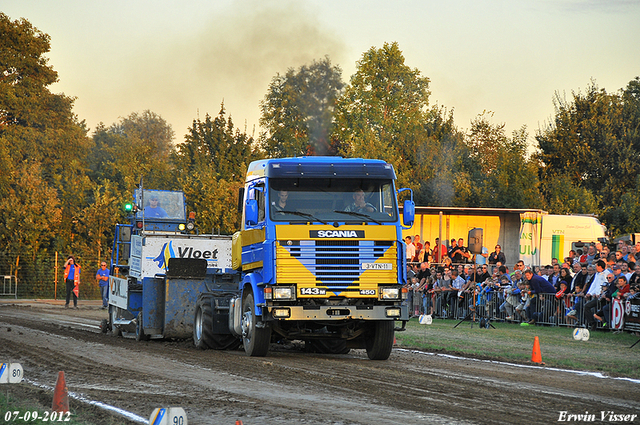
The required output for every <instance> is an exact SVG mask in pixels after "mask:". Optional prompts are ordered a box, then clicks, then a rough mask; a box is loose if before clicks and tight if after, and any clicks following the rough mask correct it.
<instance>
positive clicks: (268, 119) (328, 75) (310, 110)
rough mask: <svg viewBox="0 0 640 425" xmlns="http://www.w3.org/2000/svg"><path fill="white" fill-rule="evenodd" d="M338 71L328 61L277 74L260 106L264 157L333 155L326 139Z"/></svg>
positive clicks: (339, 79)
mask: <svg viewBox="0 0 640 425" xmlns="http://www.w3.org/2000/svg"><path fill="white" fill-rule="evenodd" d="M343 86H344V84H343V83H342V71H341V70H340V68H339V67H338V66H332V65H331V61H330V60H329V57H325V58H324V59H322V60H319V61H314V62H313V63H312V64H311V65H303V66H301V67H300V68H299V69H298V70H297V71H296V70H294V69H293V68H289V69H288V70H287V72H286V74H285V75H280V74H277V75H276V76H275V77H274V78H273V80H271V83H270V84H269V90H268V92H267V94H266V96H265V98H264V99H263V100H262V101H261V102H260V109H261V114H262V115H261V117H260V125H261V126H263V127H264V128H265V129H266V131H265V133H264V134H262V135H261V140H260V142H261V146H262V149H263V150H264V151H265V152H266V154H267V155H268V156H271V157H285V156H295V155H298V156H300V155H327V154H335V147H334V146H332V143H331V140H330V135H331V133H332V130H333V128H332V127H333V113H334V108H335V103H336V99H337V98H338V97H339V96H340V93H341V91H342V88H343Z"/></svg>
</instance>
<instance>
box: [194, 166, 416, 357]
mask: <svg viewBox="0 0 640 425" xmlns="http://www.w3.org/2000/svg"><path fill="white" fill-rule="evenodd" d="M395 180H396V175H395V171H394V169H393V167H392V166H391V165H390V164H388V163H386V162H384V161H381V160H372V159H358V158H340V157H300V158H282V159H265V160H260V161H255V162H252V163H251V164H250V166H249V168H248V171H247V176H246V179H245V186H244V189H243V190H241V193H240V197H239V203H238V204H239V209H240V211H239V213H240V214H241V215H242V223H241V230H240V231H239V232H237V233H235V234H234V235H233V239H232V267H231V270H229V271H228V273H224V274H223V275H215V274H214V275H211V276H212V279H210V280H209V281H208V282H206V285H205V286H206V288H207V289H206V290H204V291H202V293H201V294H200V295H199V297H198V300H197V303H196V306H195V314H194V323H193V339H194V343H195V345H196V346H197V347H199V348H215V349H226V348H233V347H237V346H239V345H240V344H242V345H243V347H244V350H245V352H246V353H247V354H248V355H250V356H265V355H266V354H267V352H268V350H269V345H270V343H272V342H277V341H291V340H301V341H305V343H306V344H307V345H308V346H309V347H310V348H311V349H313V350H315V351H319V352H324V353H346V352H348V351H349V350H350V349H351V348H364V349H366V352H367V354H368V357H369V358H370V359H372V360H385V359H387V358H388V357H389V355H390V353H391V349H392V347H393V341H394V332H395V330H397V328H396V322H398V323H401V324H402V328H401V329H403V328H404V324H405V323H406V321H407V320H408V310H407V307H406V306H405V305H403V301H404V300H405V298H406V292H405V290H403V285H404V284H405V283H406V262H405V248H406V246H405V244H404V242H403V240H402V229H403V228H407V226H411V224H412V222H413V217H412V211H413V210H414V204H413V200H412V199H409V200H406V201H404V205H403V210H404V214H403V216H402V218H401V216H400V214H399V208H398V194H399V192H401V191H404V190H408V189H401V190H397V189H396V187H395ZM409 193H411V192H410V191H409ZM410 198H412V195H411V196H410ZM216 276H217V277H216Z"/></svg>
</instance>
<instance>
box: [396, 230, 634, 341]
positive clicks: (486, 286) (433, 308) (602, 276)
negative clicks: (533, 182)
mask: <svg viewBox="0 0 640 425" xmlns="http://www.w3.org/2000/svg"><path fill="white" fill-rule="evenodd" d="M405 242H406V243H407V246H408V247H409V248H408V249H407V276H408V279H407V285H408V287H409V293H410V299H408V301H407V304H408V306H409V310H410V314H411V315H412V316H417V315H420V314H431V315H433V316H436V317H442V318H456V319H458V318H465V317H468V315H469V314H470V313H474V314H477V315H479V316H482V317H486V318H489V319H496V318H501V319H503V320H506V321H514V322H522V323H527V324H536V323H553V324H563V325H567V326H584V327H590V328H592V329H594V328H607V326H609V327H610V326H611V313H612V303H613V300H615V299H619V300H624V299H630V298H635V297H637V296H638V295H637V294H638V291H639V290H640V261H638V260H640V242H639V243H637V244H635V245H630V244H629V243H628V242H624V241H621V242H620V243H619V244H618V245H617V246H616V247H615V248H616V249H615V250H612V249H611V248H610V247H608V246H606V245H605V246H603V245H602V244H601V243H594V244H591V245H588V246H585V247H584V249H577V250H575V251H574V250H571V251H570V252H569V253H568V255H567V257H565V258H563V259H562V262H560V261H559V260H558V259H556V258H554V259H552V264H549V265H546V266H542V267H535V268H526V267H525V264H524V262H523V261H522V260H518V261H517V262H515V264H514V266H513V269H511V270H509V268H508V267H507V258H506V257H505V254H504V253H503V252H502V249H501V248H502V247H501V246H500V245H496V246H495V248H494V251H493V252H491V253H490V254H489V252H488V249H487V248H486V247H482V253H481V254H473V253H471V252H470V251H469V249H468V248H467V247H466V246H465V245H464V239H462V238H460V239H451V241H450V244H449V245H448V246H446V245H445V244H442V243H440V241H439V240H438V239H437V238H436V240H435V244H434V247H433V249H432V248H431V244H430V243H429V242H428V241H424V242H421V238H420V236H419V235H416V236H415V237H411V236H407V237H406V238H405Z"/></svg>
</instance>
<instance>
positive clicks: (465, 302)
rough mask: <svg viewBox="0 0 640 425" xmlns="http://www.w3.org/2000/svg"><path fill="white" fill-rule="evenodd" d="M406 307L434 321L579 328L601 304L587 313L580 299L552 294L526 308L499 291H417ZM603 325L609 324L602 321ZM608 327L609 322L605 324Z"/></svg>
mask: <svg viewBox="0 0 640 425" xmlns="http://www.w3.org/2000/svg"><path fill="white" fill-rule="evenodd" d="M409 293H410V295H409V297H408V298H407V305H408V306H409V312H410V315H412V316H419V315H421V314H431V315H432V316H433V317H434V318H442V319H454V320H462V319H464V318H467V316H469V315H470V314H471V315H470V317H471V318H475V319H477V320H479V319H480V318H485V319H490V320H495V321H503V322H513V323H521V322H528V321H530V320H531V319H535V323H537V324H541V325H549V326H566V327H582V326H588V325H589V324H591V321H589V322H587V321H586V320H585V314H593V313H594V312H598V311H600V310H601V308H602V307H603V305H602V304H601V303H600V302H597V303H595V305H594V307H593V310H592V311H590V312H588V313H587V312H586V309H585V308H584V305H585V302H584V298H582V297H577V298H576V297H574V296H573V295H565V296H564V297H561V298H556V296H555V294H540V295H539V296H536V297H534V298H532V299H531V301H530V302H529V303H528V305H525V304H524V303H518V304H516V305H511V304H508V303H506V302H505V301H506V300H505V297H504V294H503V293H502V292H501V291H491V292H483V293H481V294H477V295H476V297H475V303H474V297H473V294H472V293H470V292H465V293H462V294H459V293H458V291H448V292H440V293H435V292H430V293H424V292H423V291H419V290H410V291H409ZM605 322H609V320H608V319H605ZM593 325H594V326H595V327H597V328H602V327H603V323H601V322H597V321H595V322H593ZM607 325H609V326H610V323H607Z"/></svg>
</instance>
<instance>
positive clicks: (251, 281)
mask: <svg viewBox="0 0 640 425" xmlns="http://www.w3.org/2000/svg"><path fill="white" fill-rule="evenodd" d="M248 289H251V291H253V299H254V301H255V303H256V316H262V306H263V305H264V291H263V290H262V273H260V272H252V273H247V274H246V275H245V276H244V278H243V279H242V295H241V298H240V299H241V300H242V299H244V294H245V291H246V290H248Z"/></svg>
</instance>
